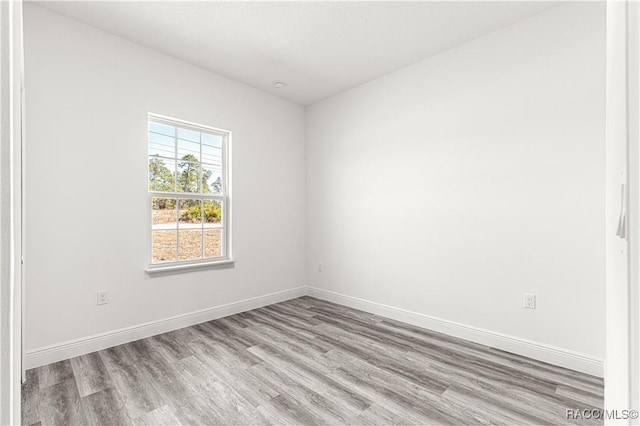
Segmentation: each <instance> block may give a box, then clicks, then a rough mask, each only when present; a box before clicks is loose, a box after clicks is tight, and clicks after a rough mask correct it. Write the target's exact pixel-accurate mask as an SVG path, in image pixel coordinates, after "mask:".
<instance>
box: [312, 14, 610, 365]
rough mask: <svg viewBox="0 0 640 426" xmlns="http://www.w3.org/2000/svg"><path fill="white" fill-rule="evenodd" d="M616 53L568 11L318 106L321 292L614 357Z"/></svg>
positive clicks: (599, 23)
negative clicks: (608, 74)
mask: <svg viewBox="0 0 640 426" xmlns="http://www.w3.org/2000/svg"><path fill="white" fill-rule="evenodd" d="M604 42H605V8H604V5H603V4H598V3H580V4H569V5H563V6H560V7H557V8H553V9H550V10H548V11H546V12H544V13H542V14H539V15H536V16H534V17H532V18H531V19H528V20H526V21H522V22H520V23H517V24H515V25H512V26H509V27H507V28H505V29H503V30H501V31H498V32H495V33H492V34H489V35H487V36H484V37H482V38H479V39H477V40H474V41H472V42H470V43H467V44H465V45H462V46H459V47H457V48H455V49H452V50H449V51H446V52H444V53H441V54H439V55H437V56H435V57H432V58H429V59H426V60H424V61H421V62H419V63H416V64H414V65H412V66H410V67H407V68H404V69H401V70H398V71H396V72H393V73H391V74H389V75H386V76H384V77H382V78H379V79H377V80H374V81H371V82H369V83H367V84H364V85H362V86H360V87H357V88H354V89H352V90H349V91H347V92H344V93H342V94H339V95H337V96H334V97H332V98H329V99H327V100H325V101H323V102H320V103H319V104H315V105H313V106H311V107H309V108H308V109H307V139H306V140H307V153H306V159H307V280H308V284H309V285H310V286H312V287H317V288H320V289H323V290H328V291H333V292H338V293H341V294H344V295H347V296H353V297H358V298H361V299H365V300H368V301H373V302H377V303H383V304H386V305H390V306H392V307H397V308H402V309H405V310H409V311H413V312H417V313H421V314H426V315H430V316H434V317H437V318H441V319H445V320H449V321H454V322H458V323H462V324H465V325H469V326H472V327H479V328H482V329H488V330H492V331H495V332H498V333H503V334H506V335H509V336H513V337H516V338H518V339H526V340H528V341H533V342H538V343H540V344H542V345H549V346H552V347H554V348H560V349H562V350H566V351H568V352H571V351H573V352H577V353H579V354H584V355H586V356H588V357H589V356H590V357H595V358H602V357H603V356H604V342H605V337H604V336H605V335H604V327H605V321H604V319H605V311H604V289H605V287H604V283H605V270H604V265H605V263H604V214H605V211H604V206H605V205H604V182H605V174H604V171H605V163H604V152H605V145H604V106H605V49H604V48H605V45H604ZM319 262H322V263H323V269H324V271H323V272H318V263H319ZM525 292H527V293H535V294H536V295H537V302H538V306H537V309H536V310H527V309H523V307H522V305H523V293H525Z"/></svg>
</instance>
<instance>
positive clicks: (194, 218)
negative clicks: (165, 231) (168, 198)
mask: <svg viewBox="0 0 640 426" xmlns="http://www.w3.org/2000/svg"><path fill="white" fill-rule="evenodd" d="M178 218H179V219H178V221H179V223H180V229H200V228H202V200H188V199H187V200H184V199H181V200H180V212H179V214H178Z"/></svg>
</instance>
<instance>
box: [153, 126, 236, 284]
mask: <svg viewBox="0 0 640 426" xmlns="http://www.w3.org/2000/svg"><path fill="white" fill-rule="evenodd" d="M150 122H154V123H159V124H165V125H168V126H172V127H176V128H181V129H186V130H191V131H195V132H198V133H208V134H212V135H216V136H221V137H222V164H221V169H222V170H221V177H222V191H221V194H200V193H185V192H177V189H176V191H173V192H169V191H152V190H151V189H148V188H149V175H148V173H147V174H146V183H145V184H146V187H147V193H148V202H147V206H149V207H148V208H149V215H148V217H149V220H150V221H149V224H148V227H147V229H148V230H149V234H148V235H149V253H148V257H147V258H148V266H147V268H146V272H147V274H148V275H150V276H157V275H167V274H175V273H181V272H188V271H194V270H202V269H216V268H226V267H233V265H234V260H233V257H232V244H231V241H232V239H231V132H230V131H228V130H224V129H219V128H216V127H211V126H206V125H202V124H197V123H193V122H190V121H185V120H180V119H176V118H172V117H167V116H163V115H159V114H153V113H148V114H147V132H146V135H147V167H148V164H149V158H150V157H149V139H148V138H149V131H148V128H149V123H150ZM176 132H177V130H176ZM176 137H177V136H176ZM200 144H201V145H200V150H201V151H202V140H201V141H200ZM176 150H177V148H176ZM176 159H177V160H179V159H178V158H177V152H176ZM176 164H177V163H176ZM174 173H175V174H176V176H177V173H178V171H177V169H176V170H175V172H174ZM155 197H166V198H175V199H176V202H177V201H178V200H180V199H187V198H191V199H198V200H215V201H219V202H220V205H221V213H222V219H221V223H220V225H221V229H222V241H221V242H220V245H221V256H219V257H214V258H203V259H195V260H177V261H175V262H163V263H153V226H152V223H153V222H152V221H151V216H152V214H153V213H152V207H151V206H152V200H153V198H155ZM177 208H178V206H177V205H176V209H177ZM178 229H179V225H178V228H177V229H176V230H178ZM177 234H178V237H177V238H179V232H177ZM203 238H204V237H203ZM177 249H178V250H179V244H178V247H177ZM203 250H204V246H203Z"/></svg>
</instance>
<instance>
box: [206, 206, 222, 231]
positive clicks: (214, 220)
mask: <svg viewBox="0 0 640 426" xmlns="http://www.w3.org/2000/svg"><path fill="white" fill-rule="evenodd" d="M221 223H222V206H221V204H220V201H214V200H204V226H205V228H206V227H213V226H219V225H220V224H221Z"/></svg>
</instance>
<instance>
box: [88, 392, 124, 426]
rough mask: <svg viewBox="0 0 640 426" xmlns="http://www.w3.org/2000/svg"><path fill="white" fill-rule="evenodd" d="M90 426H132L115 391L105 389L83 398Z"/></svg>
mask: <svg viewBox="0 0 640 426" xmlns="http://www.w3.org/2000/svg"><path fill="white" fill-rule="evenodd" d="M82 406H83V408H84V412H85V415H86V418H87V424H88V425H96V426H99V425H114V426H115V425H118V426H119V425H130V424H131V419H130V418H129V416H128V414H127V410H126V408H125V406H124V404H123V403H122V401H121V400H120V396H119V395H118V393H117V392H116V390H115V389H113V388H109V389H103V390H100V391H98V392H93V393H91V394H89V395H87V396H84V397H82Z"/></svg>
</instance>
